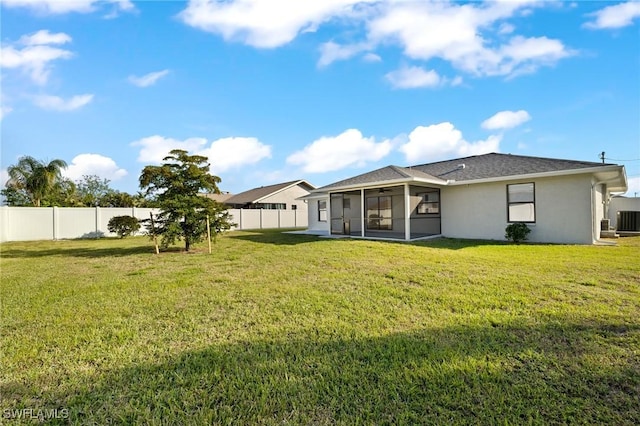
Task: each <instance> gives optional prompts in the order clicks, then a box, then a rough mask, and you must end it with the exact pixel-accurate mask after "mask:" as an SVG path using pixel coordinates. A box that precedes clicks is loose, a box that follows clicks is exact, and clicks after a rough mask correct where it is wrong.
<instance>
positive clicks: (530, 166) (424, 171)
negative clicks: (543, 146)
mask: <svg viewBox="0 0 640 426" xmlns="http://www.w3.org/2000/svg"><path fill="white" fill-rule="evenodd" d="M612 165H615V164H602V163H596V162H590V161H576V160H561V159H555V158H541V157H528V156H523V155H512V154H498V153H491V154H483V155H474V156H471V157H464V158H456V159H453V160H447V161H439V162H436V163H429V164H421V165H417V166H411V167H398V166H387V167H383V168H381V169H377V170H374V171H372V172H368V173H363V174H361V175H358V176H354V177H352V178H349V179H344V180H341V181H339V182H335V183H332V184H329V185H326V186H323V187H322V188H318V190H317V191H316V192H321V191H326V190H331V189H334V188H342V187H349V186H357V185H366V184H370V183H380V182H385V181H393V180H402V179H406V180H411V179H410V178H417V179H421V180H427V181H431V182H433V183H442V184H446V182H447V181H469V180H476V179H491V178H500V177H505V176H515V175H526V174H533V173H545V172H559V171H564V170H577V169H586V168H593V167H601V166H612Z"/></svg>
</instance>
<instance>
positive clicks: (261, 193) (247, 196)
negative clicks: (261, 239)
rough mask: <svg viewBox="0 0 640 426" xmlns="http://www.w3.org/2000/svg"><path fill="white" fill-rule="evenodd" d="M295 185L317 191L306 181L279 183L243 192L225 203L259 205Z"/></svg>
mask: <svg viewBox="0 0 640 426" xmlns="http://www.w3.org/2000/svg"><path fill="white" fill-rule="evenodd" d="M295 185H302V186H305V187H307V188H308V190H309V191H311V190H313V189H315V186H313V185H311V184H310V183H309V182H307V181H306V180H292V181H290V182H283V183H277V184H275V185H267V186H261V187H259V188H253V189H250V190H248V191H244V192H241V193H239V194H236V195H234V196H232V197H231V198H229V199H227V200H226V201H225V203H226V204H249V203H258V202H260V200H262V199H263V198H266V197H268V196H270V195H273V194H275V193H278V192H281V191H284V190H285V189H288V188H291V187H292V186H295Z"/></svg>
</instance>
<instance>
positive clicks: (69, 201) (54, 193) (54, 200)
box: [42, 178, 82, 207]
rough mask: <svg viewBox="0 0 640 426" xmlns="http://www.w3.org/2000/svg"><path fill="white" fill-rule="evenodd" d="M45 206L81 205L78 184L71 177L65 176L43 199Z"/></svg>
mask: <svg viewBox="0 0 640 426" xmlns="http://www.w3.org/2000/svg"><path fill="white" fill-rule="evenodd" d="M42 205H43V206H59V207H80V206H82V203H81V202H80V200H79V199H78V194H77V191H76V184H75V183H73V181H71V180H70V179H67V178H63V179H62V180H60V181H59V182H56V183H55V185H53V187H52V188H51V190H50V191H49V194H48V195H47V196H46V197H45V198H44V199H43V200H42Z"/></svg>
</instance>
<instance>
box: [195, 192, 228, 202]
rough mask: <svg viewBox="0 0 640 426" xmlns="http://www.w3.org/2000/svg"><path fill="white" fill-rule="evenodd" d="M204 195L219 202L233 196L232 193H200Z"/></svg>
mask: <svg viewBox="0 0 640 426" xmlns="http://www.w3.org/2000/svg"><path fill="white" fill-rule="evenodd" d="M202 195H203V196H204V197H207V198H211V199H212V200H214V201H217V202H219V203H226V202H227V200H228V199H229V198H231V197H233V194H227V193H223V194H202Z"/></svg>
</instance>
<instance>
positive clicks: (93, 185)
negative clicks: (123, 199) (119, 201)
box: [76, 175, 126, 207]
mask: <svg viewBox="0 0 640 426" xmlns="http://www.w3.org/2000/svg"><path fill="white" fill-rule="evenodd" d="M109 182H110V181H109V179H104V178H101V177H100V176H97V175H83V176H82V179H81V180H79V181H77V182H76V184H77V191H78V197H79V198H80V202H81V203H82V204H83V205H85V206H88V207H98V206H100V207H108V206H106V205H104V204H105V199H106V197H108V196H109V195H111V194H112V193H113V192H115V191H114V190H113V189H111V187H110V186H109ZM118 207H126V206H118Z"/></svg>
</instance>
